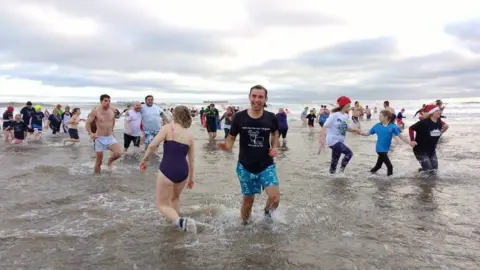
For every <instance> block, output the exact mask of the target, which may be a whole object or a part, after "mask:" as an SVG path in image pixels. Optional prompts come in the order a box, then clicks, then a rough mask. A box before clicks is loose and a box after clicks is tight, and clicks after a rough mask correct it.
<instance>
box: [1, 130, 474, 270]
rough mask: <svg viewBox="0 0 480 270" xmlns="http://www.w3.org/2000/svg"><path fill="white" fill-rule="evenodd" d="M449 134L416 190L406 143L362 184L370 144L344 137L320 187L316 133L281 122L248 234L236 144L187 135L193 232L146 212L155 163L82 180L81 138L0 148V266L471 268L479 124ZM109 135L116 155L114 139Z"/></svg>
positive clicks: (85, 154)
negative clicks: (269, 190)
mask: <svg viewBox="0 0 480 270" xmlns="http://www.w3.org/2000/svg"><path fill="white" fill-rule="evenodd" d="M373 123H376V121H371V122H362V124H363V125H364V129H367V128H368V127H369V126H371V125H372V124H373ZM449 124H450V125H451V128H450V130H449V131H448V133H447V134H446V135H445V136H444V137H443V138H442V141H441V143H440V145H439V147H438V157H439V162H440V166H441V169H440V172H439V176H438V178H437V179H436V180H425V179H422V178H421V177H419V175H418V173H417V169H418V167H419V165H418V163H417V161H416V160H415V158H414V156H413V153H412V150H411V148H409V146H407V145H396V146H395V147H394V151H393V152H392V153H391V154H390V158H391V160H392V163H393V165H394V177H392V178H387V177H386V176H385V175H386V170H385V168H382V170H380V171H379V173H378V176H374V177H371V176H369V173H368V171H369V169H370V168H371V167H372V166H373V165H374V163H375V161H376V153H375V151H374V150H375V141H376V138H375V137H373V136H372V137H368V138H365V137H359V136H355V135H351V136H349V137H348V138H347V145H349V146H350V147H351V149H352V150H353V152H354V157H353V159H352V161H351V163H350V164H349V166H348V167H347V171H346V173H345V175H343V176H335V177H332V176H331V175H330V174H329V173H328V166H329V161H330V150H325V151H324V152H322V154H321V155H318V154H317V137H318V127H317V129H316V131H315V132H310V131H309V130H308V129H307V128H301V127H299V123H298V122H296V123H295V122H293V123H291V127H290V130H289V133H288V142H287V144H286V145H284V146H282V147H281V148H280V154H279V156H278V158H277V159H276V162H277V167H278V175H279V178H280V185H281V186H280V188H281V203H280V209H279V210H278V211H277V212H276V213H275V214H274V217H273V221H269V220H265V219H264V217H263V212H262V209H263V206H264V203H265V199H266V198H265V196H264V195H262V196H260V197H258V198H257V201H256V204H255V210H254V214H253V223H252V224H251V225H248V226H242V225H241V224H240V221H239V206H240V200H241V193H240V187H239V184H238V180H237V178H236V174H235V166H236V160H237V155H238V140H237V144H236V147H235V149H234V150H233V152H232V153H225V152H222V151H220V150H219V149H217V148H216V146H215V143H214V142H213V143H212V142H209V141H208V139H207V135H206V132H205V131H204V130H203V129H202V128H200V126H199V125H198V124H196V125H195V126H194V127H193V130H194V133H195V136H196V138H197V140H196V143H197V145H196V150H197V151H196V155H197V156H196V162H197V171H196V175H195V179H196V185H195V188H194V189H193V190H186V191H185V192H184V193H183V198H182V205H181V209H182V212H183V214H184V215H188V216H191V217H193V218H194V219H195V220H197V221H198V224H197V230H198V231H197V233H196V234H194V233H183V232H180V231H178V230H177V229H176V228H175V227H174V226H173V225H172V224H171V223H170V222H168V221H167V220H166V219H165V218H164V217H161V216H160V214H159V211H158V209H157V208H156V207H155V204H154V196H155V194H154V185H155V178H156V175H155V174H156V170H157V169H158V164H159V158H152V159H151V166H150V168H149V170H148V172H147V173H145V174H140V173H139V171H138V164H139V159H140V158H141V156H142V154H141V153H133V154H127V155H125V156H122V158H121V159H120V160H119V161H118V162H116V167H115V169H114V171H113V172H112V173H109V172H107V171H104V172H103V173H102V174H101V175H100V176H96V175H93V173H92V172H93V162H94V160H93V158H94V155H95V154H94V152H93V147H92V144H91V143H90V142H88V139H87V138H86V134H85V133H84V132H81V134H80V136H81V139H82V142H81V143H80V144H79V145H75V146H67V147H62V146H61V141H62V140H63V139H64V138H65V137H63V136H60V137H54V136H51V135H48V136H47V137H45V138H44V140H43V142H31V143H30V144H29V145H28V146H25V147H11V146H4V145H3V142H2V143H1V145H0V147H1V153H0V164H1V166H2V174H1V175H0V187H1V188H0V197H1V198H2V203H1V204H0V215H1V217H2V218H1V220H0V240H1V242H0V268H1V269H479V268H480V245H479V243H480V225H479V224H478V220H479V219H480V212H479V210H478V206H479V205H480V196H478V194H479V193H480V184H479V181H478V176H477V171H478V170H476V169H477V168H478V164H479V163H478V159H479V158H480V147H479V145H478V143H477V140H478V134H477V133H472V132H473V131H477V130H479V128H480V125H479V124H478V123H473V124H472V122H471V121H465V122H460V121H458V122H455V121H452V122H449ZM219 134H220V135H221V136H219V138H218V139H220V138H221V137H223V131H222V132H220V133H219ZM349 135H350V134H349ZM116 137H117V138H119V140H120V141H119V142H120V143H121V144H123V140H122V133H121V131H119V132H118V133H117V135H116ZM105 162H106V159H105Z"/></svg>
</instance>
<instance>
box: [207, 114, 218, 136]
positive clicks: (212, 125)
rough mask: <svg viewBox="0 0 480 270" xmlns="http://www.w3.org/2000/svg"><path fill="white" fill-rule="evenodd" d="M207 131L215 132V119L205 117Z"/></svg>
mask: <svg viewBox="0 0 480 270" xmlns="http://www.w3.org/2000/svg"><path fill="white" fill-rule="evenodd" d="M207 132H208V133H215V132H217V119H215V118H208V117H207Z"/></svg>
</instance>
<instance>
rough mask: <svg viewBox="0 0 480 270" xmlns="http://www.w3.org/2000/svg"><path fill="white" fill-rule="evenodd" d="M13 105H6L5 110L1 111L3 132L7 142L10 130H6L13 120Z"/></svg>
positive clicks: (9, 137)
mask: <svg viewBox="0 0 480 270" xmlns="http://www.w3.org/2000/svg"><path fill="white" fill-rule="evenodd" d="M13 110H14V108H13V106H8V107H7V110H6V111H5V112H4V113H3V117H2V120H3V133H4V136H5V142H6V143H8V142H10V140H11V137H12V132H11V131H10V130H7V128H8V127H10V124H11V122H13Z"/></svg>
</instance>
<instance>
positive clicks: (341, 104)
mask: <svg viewBox="0 0 480 270" xmlns="http://www.w3.org/2000/svg"><path fill="white" fill-rule="evenodd" d="M337 103H338V106H339V107H340V108H343V107H344V106H345V105H347V104H348V103H352V101H351V100H350V98H348V97H346V96H341V97H339V98H338V99H337Z"/></svg>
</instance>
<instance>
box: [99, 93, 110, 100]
mask: <svg viewBox="0 0 480 270" xmlns="http://www.w3.org/2000/svg"><path fill="white" fill-rule="evenodd" d="M106 98H108V99H111V98H110V96H109V95H107V94H103V95H101V96H100V101H103V100H104V99H106Z"/></svg>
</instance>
